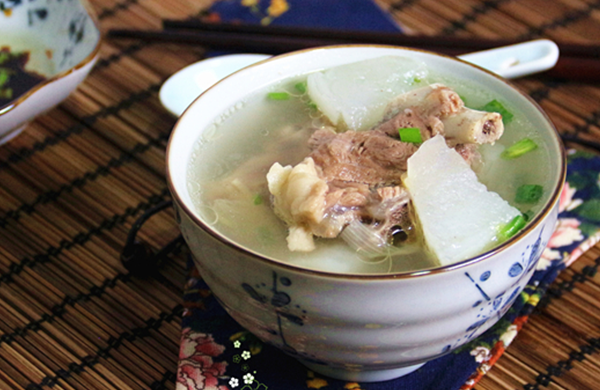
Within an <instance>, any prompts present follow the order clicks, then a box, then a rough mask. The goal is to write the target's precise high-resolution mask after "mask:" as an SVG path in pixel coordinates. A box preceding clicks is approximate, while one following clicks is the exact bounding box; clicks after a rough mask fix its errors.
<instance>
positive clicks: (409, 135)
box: [398, 127, 423, 144]
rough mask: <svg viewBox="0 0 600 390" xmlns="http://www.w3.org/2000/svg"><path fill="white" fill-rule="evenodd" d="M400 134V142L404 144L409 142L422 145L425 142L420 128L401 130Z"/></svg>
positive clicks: (399, 130)
mask: <svg viewBox="0 0 600 390" xmlns="http://www.w3.org/2000/svg"><path fill="white" fill-rule="evenodd" d="M398 133H399V134H400V141H402V142H408V143H411V144H420V143H421V142H423V138H422V137H421V130H420V129H419V128H418V127H405V128H399V129H398Z"/></svg>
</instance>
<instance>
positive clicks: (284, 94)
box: [267, 92, 290, 100]
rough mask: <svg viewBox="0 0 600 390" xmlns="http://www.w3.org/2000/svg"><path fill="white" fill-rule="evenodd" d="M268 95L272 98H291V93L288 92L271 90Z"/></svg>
mask: <svg viewBox="0 0 600 390" xmlns="http://www.w3.org/2000/svg"><path fill="white" fill-rule="evenodd" d="M267 97H268V98H269V99H270V100H288V99H289V98H290V94H289V93H287V92H269V93H268V94H267Z"/></svg>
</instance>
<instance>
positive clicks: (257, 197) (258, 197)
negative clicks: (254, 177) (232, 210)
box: [252, 194, 263, 206]
mask: <svg viewBox="0 0 600 390" xmlns="http://www.w3.org/2000/svg"><path fill="white" fill-rule="evenodd" d="M252 202H253V203H254V204H255V205H256V206H258V205H261V204H262V202H263V198H262V196H261V195H260V194H256V195H254V199H253V200H252Z"/></svg>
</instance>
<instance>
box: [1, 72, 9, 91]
mask: <svg viewBox="0 0 600 390" xmlns="http://www.w3.org/2000/svg"><path fill="white" fill-rule="evenodd" d="M9 78H10V71H9V70H8V69H6V68H0V87H3V86H4V84H6V83H7V82H8V79H9Z"/></svg>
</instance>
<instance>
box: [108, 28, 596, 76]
mask: <svg viewBox="0 0 600 390" xmlns="http://www.w3.org/2000/svg"><path fill="white" fill-rule="evenodd" d="M108 36H109V37H112V38H133V39H140V40H143V41H158V42H175V43H181V44H191V45H201V46H206V47H209V48H212V49H218V50H234V51H244V52H258V53H264V54H281V53H286V52H289V51H294V50H300V49H307V48H311V47H317V46H329V45H340V44H341V45H343V44H361V43H362V44H364V43H370V44H382V45H394V46H406V47H412V48H420V49H425V50H430V51H434V52H438V53H442V54H447V55H459V54H465V53H468V52H472V51H478V50H485V49H491V48H495V47H500V46H506V45H510V44H514V43H519V41H516V40H509V39H500V40H491V39H480V38H472V37H469V38H459V37H453V36H411V35H405V34H401V33H390V32H373V31H358V30H356V31H347V30H333V29H323V28H302V27H282V26H261V25H249V24H222V23H205V22H202V21H200V20H195V19H194V20H165V21H163V30H155V31H140V30H110V31H109V32H108ZM558 46H559V49H560V58H559V60H558V63H557V64H556V66H555V67H554V68H553V69H551V70H550V71H547V72H545V74H546V75H547V76H550V77H558V78H565V79H569V80H577V81H592V82H595V81H600V46H597V45H583V44H568V43H558Z"/></svg>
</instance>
